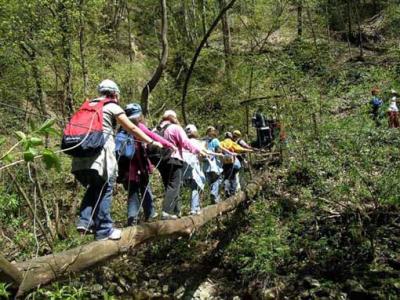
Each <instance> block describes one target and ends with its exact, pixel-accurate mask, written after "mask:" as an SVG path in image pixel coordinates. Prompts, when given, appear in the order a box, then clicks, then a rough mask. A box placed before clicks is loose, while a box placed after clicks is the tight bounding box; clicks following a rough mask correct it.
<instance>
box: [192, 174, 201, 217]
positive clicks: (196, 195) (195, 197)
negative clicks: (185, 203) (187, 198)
mask: <svg viewBox="0 0 400 300" xmlns="http://www.w3.org/2000/svg"><path fill="white" fill-rule="evenodd" d="M189 186H190V189H191V203H190V208H191V209H190V214H191V215H196V214H197V213H198V212H200V209H201V208H200V187H199V186H198V185H197V183H196V181H195V180H194V179H191V180H190V183H189Z"/></svg>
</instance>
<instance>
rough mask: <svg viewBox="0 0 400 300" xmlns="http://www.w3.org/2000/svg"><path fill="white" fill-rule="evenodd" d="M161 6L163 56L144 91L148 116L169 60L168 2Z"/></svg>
mask: <svg viewBox="0 0 400 300" xmlns="http://www.w3.org/2000/svg"><path fill="white" fill-rule="evenodd" d="M160 5H161V15H162V17H161V45H162V54H161V60H160V63H159V64H158V67H157V69H156V71H155V72H154V74H153V76H152V77H151V79H150V80H149V81H148V82H147V83H146V85H145V87H144V88H143V90H142V95H141V105H142V110H143V114H144V115H146V114H147V113H148V112H149V95H150V93H151V92H152V90H153V89H154V88H155V87H156V85H157V83H158V82H159V81H160V78H161V75H162V73H163V71H164V69H165V67H166V65H167V59H168V38H167V32H168V19H167V1H166V0H160Z"/></svg>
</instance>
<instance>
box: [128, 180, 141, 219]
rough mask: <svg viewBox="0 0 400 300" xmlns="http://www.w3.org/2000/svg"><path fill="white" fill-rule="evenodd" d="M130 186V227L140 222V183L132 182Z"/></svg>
mask: <svg viewBox="0 0 400 300" xmlns="http://www.w3.org/2000/svg"><path fill="white" fill-rule="evenodd" d="M128 185H129V186H128V226H132V225H136V224H137V223H138V221H139V211H140V200H139V183H137V182H134V181H130V182H129V183H128Z"/></svg>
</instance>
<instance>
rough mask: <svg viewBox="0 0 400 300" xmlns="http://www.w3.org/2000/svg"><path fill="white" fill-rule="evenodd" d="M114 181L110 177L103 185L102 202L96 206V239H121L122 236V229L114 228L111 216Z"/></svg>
mask: <svg viewBox="0 0 400 300" xmlns="http://www.w3.org/2000/svg"><path fill="white" fill-rule="evenodd" d="M113 185H114V181H113V180H112V179H109V181H108V182H105V183H104V184H103V186H102V190H101V194H100V202H99V203H98V205H97V206H98V207H97V208H96V218H95V226H96V239H97V240H106V239H112V240H114V239H119V238H121V230H119V229H114V228H113V220H112V218H111V203H112V195H113Z"/></svg>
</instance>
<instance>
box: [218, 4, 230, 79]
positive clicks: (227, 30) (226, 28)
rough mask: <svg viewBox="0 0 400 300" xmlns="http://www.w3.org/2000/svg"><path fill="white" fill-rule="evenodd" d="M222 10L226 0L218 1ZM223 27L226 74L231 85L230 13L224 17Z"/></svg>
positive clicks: (226, 13) (222, 20)
mask: <svg viewBox="0 0 400 300" xmlns="http://www.w3.org/2000/svg"><path fill="white" fill-rule="evenodd" d="M218 3H219V6H220V9H221V10H222V9H223V8H224V7H225V5H226V0H218ZM221 27H222V40H223V43H224V54H225V72H226V74H227V78H228V82H229V83H230V70H231V61H230V56H231V52H232V51H231V30H230V28H229V15H228V11H226V12H225V13H224V14H223V15H222V19H221Z"/></svg>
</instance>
